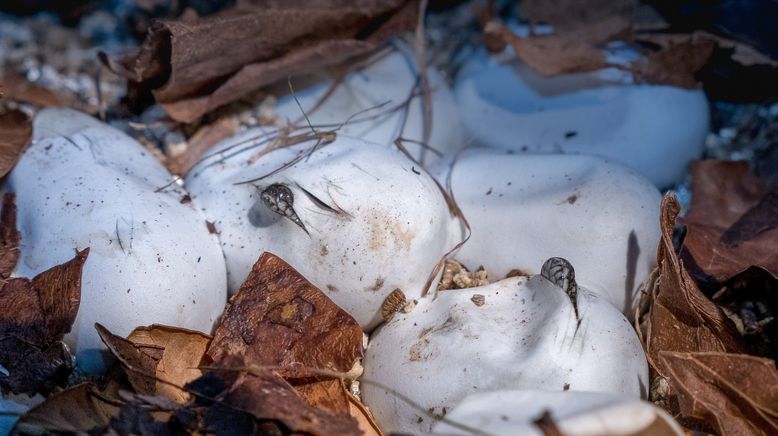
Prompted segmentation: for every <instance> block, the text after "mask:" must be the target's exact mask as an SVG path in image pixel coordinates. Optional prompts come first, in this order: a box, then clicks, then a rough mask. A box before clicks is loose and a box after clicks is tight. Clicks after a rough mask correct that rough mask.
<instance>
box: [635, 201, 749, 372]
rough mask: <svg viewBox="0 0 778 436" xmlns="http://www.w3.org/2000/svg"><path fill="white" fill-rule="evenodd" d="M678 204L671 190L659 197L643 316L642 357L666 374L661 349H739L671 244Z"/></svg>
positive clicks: (720, 314)
mask: <svg viewBox="0 0 778 436" xmlns="http://www.w3.org/2000/svg"><path fill="white" fill-rule="evenodd" d="M680 209H681V206H680V204H679V203H678V200H677V199H676V198H675V197H674V196H672V195H671V194H666V195H665V197H664V198H663V199H662V205H661V211H660V226H661V229H662V239H661V241H660V244H659V249H658V252H657V264H658V266H659V274H660V275H659V283H658V289H657V291H656V295H655V298H654V302H653V305H652V306H651V308H650V310H649V314H648V326H647V331H646V355H647V358H648V360H649V363H650V364H651V367H652V368H653V369H654V370H656V371H657V372H658V373H659V374H660V375H662V376H664V377H667V376H668V375H669V370H668V368H666V367H665V366H664V364H663V362H662V360H661V359H660V358H659V354H660V353H662V352H701V351H704V352H728V353H741V352H743V348H744V347H743V344H742V342H741V338H740V336H739V334H738V333H737V330H736V329H735V326H734V325H733V323H732V321H731V320H730V319H729V318H727V316H726V315H725V314H724V313H723V312H722V311H721V309H720V308H719V307H718V306H716V304H714V303H713V302H712V301H710V300H709V299H708V298H707V297H706V296H705V295H704V294H703V293H702V292H701V291H700V289H699V288H698V286H697V284H696V283H695V282H694V280H693V279H692V278H691V276H690V275H689V273H688V271H687V270H686V268H685V267H684V265H683V263H682V262H681V260H680V259H679V258H678V255H677V254H676V253H675V249H674V247H673V240H672V237H673V229H674V227H675V219H676V217H677V216H678V213H679V212H680Z"/></svg>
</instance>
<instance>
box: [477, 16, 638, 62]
mask: <svg viewBox="0 0 778 436" xmlns="http://www.w3.org/2000/svg"><path fill="white" fill-rule="evenodd" d="M629 29H630V22H629V21H628V20H626V19H624V18H622V17H618V16H612V17H609V18H607V19H605V20H603V21H598V22H594V23H586V24H582V25H580V26H577V27H575V28H571V29H566V30H564V31H557V32H555V33H554V34H551V35H542V36H529V37H520V36H518V35H516V34H514V33H513V32H511V31H510V30H509V29H508V28H506V27H505V26H503V25H501V24H498V23H496V22H491V23H488V24H487V25H486V28H485V29H484V31H485V33H486V34H487V35H488V36H490V37H491V38H499V39H502V40H503V41H505V42H506V43H508V44H510V46H511V47H512V48H513V50H514V52H515V53H516V55H517V56H518V57H519V58H521V60H522V61H524V62H526V63H527V65H529V66H530V67H532V68H533V69H534V70H535V71H537V72H538V73H540V74H542V75H544V76H556V75H560V74H570V73H580V72H586V71H593V70H598V69H601V68H604V67H606V66H608V62H607V61H606V58H605V55H604V54H603V53H602V51H600V50H599V49H598V48H597V46H599V45H601V44H603V43H605V42H607V41H609V40H612V39H615V38H618V37H620V36H623V35H625V34H626V33H627V32H629Z"/></svg>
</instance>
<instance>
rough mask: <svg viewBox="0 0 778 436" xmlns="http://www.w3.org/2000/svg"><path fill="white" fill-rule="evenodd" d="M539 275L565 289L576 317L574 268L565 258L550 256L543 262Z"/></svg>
mask: <svg viewBox="0 0 778 436" xmlns="http://www.w3.org/2000/svg"><path fill="white" fill-rule="evenodd" d="M540 275H541V276H543V278H544V279H546V280H548V281H549V282H551V283H553V284H555V285H557V286H559V287H560V288H562V290H564V291H565V293H566V294H567V296H568V297H570V301H571V302H572V303H573V309H575V317H576V318H578V285H577V284H576V283H575V270H574V269H573V265H571V264H570V262H569V261H568V260H567V259H564V258H561V257H552V258H550V259H548V260H547V261H546V262H545V263H543V267H542V268H541V269H540Z"/></svg>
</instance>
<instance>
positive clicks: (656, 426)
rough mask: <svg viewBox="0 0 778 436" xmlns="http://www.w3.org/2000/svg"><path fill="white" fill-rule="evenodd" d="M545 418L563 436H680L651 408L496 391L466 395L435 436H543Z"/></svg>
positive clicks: (625, 400) (586, 395)
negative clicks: (541, 422) (479, 434)
mask: <svg viewBox="0 0 778 436" xmlns="http://www.w3.org/2000/svg"><path fill="white" fill-rule="evenodd" d="M544 413H548V414H549V418H550V419H551V420H552V422H553V423H554V425H555V426H556V428H557V429H558V430H559V432H560V433H561V434H569V435H573V434H574V435H579V436H587V435H591V436H620V435H645V436H649V435H654V436H659V435H663V436H675V435H677V436H681V435H683V434H684V432H683V430H682V429H681V427H680V425H678V423H677V422H675V420H674V419H673V418H672V417H671V416H670V415H669V414H668V413H667V412H665V411H664V410H662V409H660V408H658V407H656V406H654V405H653V404H651V403H648V402H645V401H640V400H636V399H634V398H629V397H624V396H620V395H612V394H604V393H595V392H579V391H568V392H551V391H538V390H524V391H495V392H485V393H478V394H472V395H468V396H467V397H466V398H465V399H464V400H462V402H461V403H459V405H458V406H456V407H455V408H454V409H453V410H451V411H449V412H448V413H447V414H446V419H447V422H439V423H438V424H436V425H435V426H434V427H433V429H432V433H433V434H447V435H470V434H472V432H468V431H466V430H464V429H462V428H461V427H459V426H457V424H460V425H464V426H467V427H469V428H472V429H477V430H478V431H480V432H483V433H486V434H490V435H495V436H513V435H528V436H534V435H537V436H542V435H543V434H544V433H543V432H542V431H541V429H540V428H539V427H538V425H536V424H534V423H533V422H534V421H536V420H538V419H539V418H540V417H541V416H542V415H543V414H544Z"/></svg>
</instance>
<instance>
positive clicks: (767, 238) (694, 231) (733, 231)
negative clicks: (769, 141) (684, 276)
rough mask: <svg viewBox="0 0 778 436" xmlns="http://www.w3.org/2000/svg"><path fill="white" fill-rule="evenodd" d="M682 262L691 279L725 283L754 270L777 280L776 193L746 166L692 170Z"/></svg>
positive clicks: (721, 164) (708, 164)
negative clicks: (756, 268)
mask: <svg viewBox="0 0 778 436" xmlns="http://www.w3.org/2000/svg"><path fill="white" fill-rule="evenodd" d="M682 223H683V224H684V225H686V229H687V231H686V236H685V238H684V242H683V249H682V250H681V257H682V258H683V260H684V262H686V264H687V265H689V268H690V271H692V272H693V274H694V276H695V278H697V280H699V281H702V282H710V281H714V282H718V283H721V282H724V281H726V280H728V279H730V278H732V277H733V276H735V275H737V274H740V273H742V272H744V271H745V270H746V269H748V268H750V267H751V266H758V267H760V268H762V269H764V270H765V271H767V272H769V273H770V274H772V276H773V277H775V278H778V192H775V191H772V190H771V189H770V188H769V187H768V185H767V184H766V183H765V182H763V181H762V180H761V179H759V178H758V177H757V176H756V175H754V173H753V172H752V171H751V169H750V168H749V166H748V163H746V162H729V161H713V160H706V161H700V162H697V163H696V164H694V166H693V167H692V205H691V209H690V211H689V214H688V215H687V216H686V217H685V218H684V219H683V220H682Z"/></svg>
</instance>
